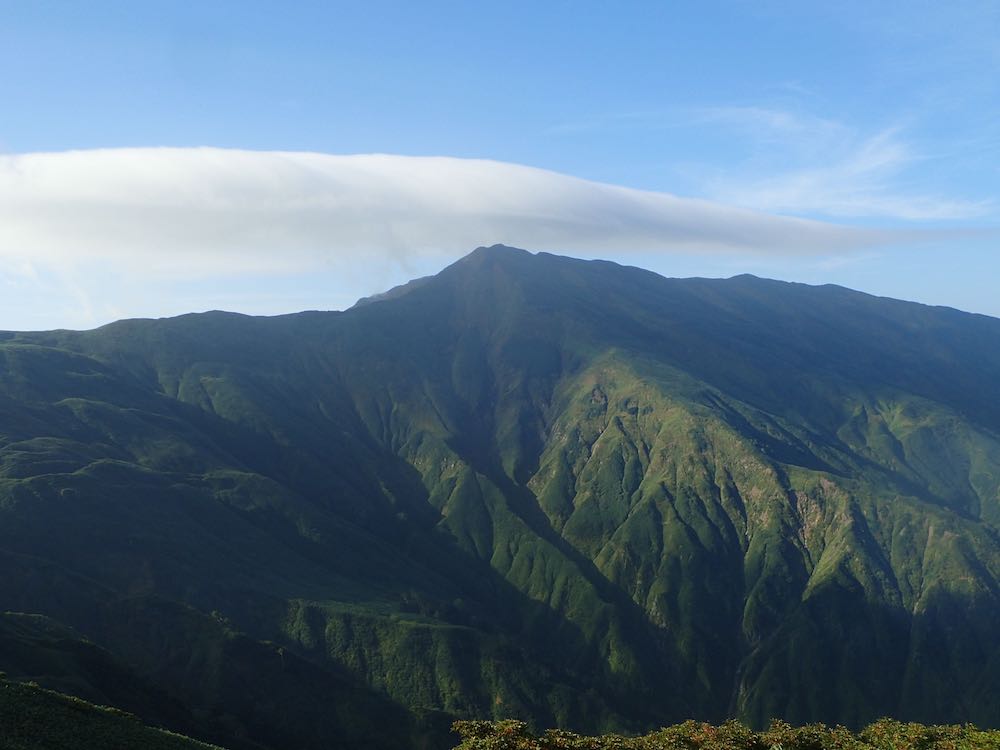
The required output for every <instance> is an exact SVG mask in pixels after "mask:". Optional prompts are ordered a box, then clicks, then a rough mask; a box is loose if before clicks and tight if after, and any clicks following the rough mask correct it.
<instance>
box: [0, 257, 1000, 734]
mask: <svg viewBox="0 0 1000 750" xmlns="http://www.w3.org/2000/svg"><path fill="white" fill-rule="evenodd" d="M998 383H1000V320H997V319H993V318H989V317H985V316H977V315H970V314H967V313H962V312H958V311H956V310H951V309H946V308H934V307H927V306H923V305H918V304H913V303H907V302H900V301H895V300H889V299H881V298H876V297H871V296H869V295H865V294H861V293H858V292H853V291H850V290H847V289H843V288H840V287H834V286H822V287H811V286H805V285H801V284H789V283H783V282H776V281H769V280H765V279H759V278H755V277H752V276H738V277H735V278H732V279H726V280H715V279H667V278H663V277H660V276H658V275H656V274H653V273H649V272H646V271H642V270H639V269H635V268H626V267H621V266H618V265H615V264H613V263H607V262H601V261H590V262H587V261H579V260H574V259H570V258H565V257H560V256H554V255H548V254H544V253H539V254H532V253H529V252H525V251H522V250H516V249H512V248H505V247H500V246H497V247H492V248H480V249H479V250H476V251H475V252H473V253H472V254H471V255H469V256H467V257H465V258H464V259H462V260H460V261H458V262H457V263H455V264H453V265H452V266H450V267H448V268H447V269H445V270H444V271H442V272H441V273H439V274H438V275H436V276H433V277H429V278H426V279H421V280H419V282H417V283H411V284H409V285H406V286H404V287H400V288H397V289H395V290H392V291H390V292H388V293H386V294H385V295H380V296H377V297H375V298H369V299H368V300H365V301H363V304H359V305H357V306H355V307H354V308H352V309H350V310H348V311H346V312H331V313H323V312H308V313H301V314H296V315H286V316H279V317H270V318H256V317H248V316H243V315H236V314H231V313H222V312H212V313H205V314H201V315H186V316H181V317H178V318H171V319H164V320H130V321H121V322H118V323H114V324H112V325H109V326H105V327H103V328H100V329H97V330H95V331H88V332H70V331H52V332H45V333H7V334H0V565H2V566H3V568H2V569H3V571H4V575H2V576H0V608H2V609H6V610H9V611H10V612H17V613H26V614H25V615H17V616H15V615H10V617H11V618H14V619H15V620H17V621H19V622H22V621H24V618H25V617H26V615H28V614H30V615H32V616H37V617H39V618H44V619H43V620H36V621H37V622H45V623H48V624H47V625H46V628H48V629H49V631H50V632H62V633H63V635H62V636H60V637H61V638H62V639H63V640H65V641H67V642H70V641H72V642H74V643H77V644H78V645H76V646H74V648H77V649H81V650H86V651H87V653H91V652H94V653H97V651H98V650H99V653H100V654H101V663H107V664H112V663H113V664H114V665H115V667H114V669H115V670H119V671H120V673H121V674H122V675H127V679H128V680H130V681H132V683H134V684H135V685H141V686H142V689H141V691H139V692H138V693H137V695H144V696H146V697H147V698H146V699H144V700H142V701H139V700H137V701H136V703H137V705H136V706H133V707H130V708H128V710H129V711H132V712H134V713H136V714H137V715H138V716H140V718H142V719H143V720H145V721H148V722H150V723H154V724H157V725H160V726H166V727H168V728H176V729H177V730H178V731H183V732H185V733H188V734H191V735H192V736H194V737H198V738H199V739H204V740H206V741H210V742H214V743H217V744H220V745H225V746H226V747H230V748H232V749H233V750H237V749H238V748H274V749H277V748H284V747H292V746H294V747H301V748H320V747H329V746H331V745H332V744H335V745H337V746H340V747H366V748H401V747H427V748H437V747H447V746H449V743H450V742H452V740H451V739H450V738H449V734H448V726H449V724H450V722H451V720H452V719H453V718H456V717H458V718H471V717H476V718H491V717H496V718H498V717H508V716H510V717H517V718H524V719H527V720H529V721H530V722H532V723H533V724H534V725H536V726H561V727H566V728H571V729H574V730H579V731H583V732H588V733H595V732H605V731H640V730H646V729H650V728H654V727H657V726H661V725H664V724H667V723H671V722H675V721H679V720H683V719H686V718H692V717H693V718H698V719H704V720H709V721H720V720H722V719H724V718H726V717H727V716H736V717H739V718H741V719H743V720H744V721H747V722H748V723H750V724H752V725H755V726H760V725H762V724H765V723H766V722H767V720H768V719H769V718H771V717H781V718H784V719H787V720H789V721H792V722H806V721H809V722H811V721H825V722H828V723H833V722H840V723H845V724H848V725H851V726H860V725H863V724H865V723H868V722H869V721H871V720H873V719H875V718H877V717H879V716H881V715H891V716H894V717H896V718H900V719H905V720H918V721H923V722H928V723H946V722H965V721H972V722H976V723H979V724H981V725H984V726H996V725H997V721H998V719H997V715H996V711H995V707H996V705H997V702H998V701H1000V632H998V631H997V628H996V623H997V622H1000V398H998V395H1000V392H998V385H997V384H998ZM69 633H72V635H69ZM2 634H3V631H2V630H0V635H2ZM15 635H16V634H15ZM12 637H13V636H12ZM27 637H28V636H26V635H24V634H23V633H22V634H21V635H18V636H17V638H20V639H21V640H22V641H24V639H26V638H27ZM74 639H75V640H74ZM50 640H51V638H50ZM79 644H84V645H79ZM0 645H2V644H0ZM25 648H27V647H25ZM27 650H28V651H30V650H31V649H30V648H27ZM20 653H25V651H24V649H22V651H21V652H20ZM8 658H9V657H7V656H5V652H4V650H3V649H2V648H0V669H6V670H7V671H8V672H11V673H12V675H13V674H14V671H15V670H11V669H10V668H8V667H6V666H5V664H4V659H8ZM19 664H20V666H19V668H18V670H16V672H17V676H18V678H19V679H34V680H36V681H37V682H39V683H40V684H42V685H43V686H47V687H54V688H56V689H64V690H67V691H69V692H73V693H74V694H77V695H81V696H82V697H94V696H97V695H98V694H100V695H103V696H112V697H109V698H108V699H109V700H111V701H114V700H115V698H114V697H113V695H115V694H116V693H115V690H114V686H113V685H110V684H106V683H108V682H109V681H108V680H105V681H104V682H103V683H102V681H101V680H98V679H97V678H96V677H95V676H94V675H93V674H92V672H88V671H87V670H86V669H85V668H84V667H83V666H81V661H80V660H79V659H69V658H60V659H47V660H46V659H41V658H40V657H39V658H35V659H34V660H32V659H28V658H27V657H22V659H21V662H19ZM109 669H110V667H109ZM117 673H118V672H116V673H115V674H117ZM122 679H125V677H122ZM110 682H112V683H115V684H119V680H118V678H115V679H114V680H110ZM87 691H90V692H87ZM119 692H120V691H119ZM157 696H158V697H157Z"/></svg>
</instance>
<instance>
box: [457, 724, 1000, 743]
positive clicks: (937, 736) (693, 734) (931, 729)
mask: <svg viewBox="0 0 1000 750" xmlns="http://www.w3.org/2000/svg"><path fill="white" fill-rule="evenodd" d="M452 729H453V730H454V731H455V732H456V733H457V734H458V735H459V736H460V737H461V738H462V742H461V743H460V744H459V745H458V746H457V747H456V749H455V750H1000V730H981V729H977V728H976V727H974V726H971V725H964V726H960V725H948V726H925V725H923V724H914V723H904V722H900V721H894V720H892V719H880V720H879V721H876V722H875V723H874V724H870V725H869V726H867V727H865V728H864V729H862V730H861V731H860V732H857V733H854V732H851V731H850V730H848V729H846V728H844V727H841V726H836V727H828V726H826V725H825V724H809V725H807V726H803V727H793V726H792V725H790V724H787V723H785V722H783V721H777V720H776V721H773V722H771V726H769V727H768V728H767V729H766V730H764V731H762V732H757V731H754V730H752V729H750V728H748V727H746V726H744V725H743V724H741V723H740V722H738V721H727V722H726V723H724V724H721V725H719V726H713V725H712V724H706V723H703V722H698V721H686V722H684V723H683V724H677V725H675V726H672V727H665V728H663V729H659V730H657V731H655V732H651V733H650V734H647V735H643V736H641V737H622V736H619V735H604V736H601V737H586V736H583V735H579V734H575V733H573V732H566V731H563V730H561V729H549V730H547V731H545V732H543V733H542V734H537V735H536V734H534V733H533V732H531V731H530V730H529V729H528V725H527V724H526V723H525V722H523V721H515V720H512V719H508V720H505V721H456V722H455V723H454V725H453V726H452Z"/></svg>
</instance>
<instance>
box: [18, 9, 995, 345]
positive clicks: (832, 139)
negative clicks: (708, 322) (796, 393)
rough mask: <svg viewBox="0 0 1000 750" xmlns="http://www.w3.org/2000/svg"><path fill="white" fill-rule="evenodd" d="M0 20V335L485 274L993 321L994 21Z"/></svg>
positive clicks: (359, 15)
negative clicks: (677, 279) (772, 282)
mask: <svg viewBox="0 0 1000 750" xmlns="http://www.w3.org/2000/svg"><path fill="white" fill-rule="evenodd" d="M0 18H2V19H3V22H2V23H0V70H2V71H4V73H2V74H0V159H2V160H3V161H2V162H0V291H2V292H3V295H2V297H0V329H3V328H7V329H18V328H49V327H59V326H65V327H91V326H94V325H98V324H101V323H104V322H107V321H109V320H112V319H114V318H117V317H125V316H128V317H131V316H159V315H167V314H176V313H180V312H185V311H188V310H203V309H212V308H225V309H235V310H239V311H243V312H250V313H263V314H269V313H276V312H288V311H293V310H298V309H305V308H321V309H327V308H332V309H337V308H342V307H344V306H346V305H349V304H350V303H351V302H352V301H353V300H354V299H355V298H357V297H359V296H362V295H367V294H371V293H373V292H375V291H379V290H380V289H382V288H384V287H387V286H390V285H392V284H395V283H399V282H401V281H403V280H405V279H406V278H409V277H410V276H412V275H418V274H425V273H430V272H433V271H435V270H437V269H439V268H441V267H442V266H443V265H445V264H446V263H448V262H450V261H451V260H453V259H455V258H457V257H459V256H460V255H461V254H462V253H463V252H465V251H467V250H471V249H472V247H473V246H475V245H477V244H491V243H493V242H508V243H510V244H522V245H528V247H529V249H546V250H557V251H562V252H565V253H567V254H574V255H581V256H584V257H605V258H610V259H612V260H619V261H621V262H625V263H631V264H635V265H641V266H644V267H647V268H651V269H652V270H655V271H657V272H660V273H663V274H665V275H672V276H688V275H703V276H729V275H733V274H736V273H743V272H750V273H756V274H759V275H764V276H771V277H775V278H783V279H790V280H801V281H806V282H809V283H827V282H831V283H839V284H844V285H846V286H850V287H853V288H857V289H861V290H863V291H868V292H871V293H875V294H883V295H889V296H895V297H900V298H905V299H913V300H918V301H923V302H928V303H932V304H946V305H951V306H955V307H959V308H962V309H967V310H971V311H975V312H983V313H987V314H991V315H998V316H1000V294H997V293H996V283H995V279H997V278H998V277H1000V252H998V250H1000V194H998V193H1000V190H998V186H1000V4H998V3H996V2H955V3H940V2H938V3H930V2H918V1H917V0H913V1H911V2H905V3H893V2H884V3H871V2H857V3H855V2H830V3H799V2H768V1H767V0H758V1H757V2H725V3H722V2H718V3H713V2H691V3H680V2H677V3H674V2H671V3H667V2H649V3H639V2H632V3H630V2H621V3H610V2H550V3H537V2H535V3H518V2H504V3H468V2H455V3H434V2H426V3H410V2H364V3H337V2H323V3H288V2H286V3H280V4H279V3H263V2H205V3H155V2H145V3H130V2H121V3H108V2H88V3H79V2H65V3H61V2H31V3H25V2H17V3H10V2H2V1H0ZM157 147H171V150H169V151H163V150H156V149H157ZM201 147H212V149H211V150H205V149H202V148H201ZM74 150H91V151H90V152H89V153H88V154H83V155H79V154H77V155H67V154H66V153H64V152H67V151H74ZM248 151H249V152H254V153H250V154H247V153H246V152H248ZM284 152H309V153H310V154H312V156H310V157H309V158H299V157H295V158H289V157H288V156H287V155H283V153H284ZM352 154H386V155H394V156H400V157H402V156H426V157H431V156H433V157H452V159H445V160H435V159H425V160H419V159H418V160H407V159H392V158H389V159H387V160H382V161H372V160H370V159H368V160H358V159H355V160H353V161H351V160H336V159H327V158H325V157H324V156H323V155H352ZM467 159H474V160H478V161H474V162H465V161H460V160H467ZM483 160H486V161H483ZM512 165H523V166H524V167H531V168H536V170H522V169H520V168H515V167H513V166H512ZM537 170H545V171H544V172H537ZM550 173H559V174H557V175H553V174H550ZM445 177H447V180H445ZM571 178H580V180H585V181H587V182H586V183H583V182H581V181H580V180H573V179H571ZM400 185H403V186H404V187H403V188H401V187H400ZM608 185H613V186H619V187H621V188H630V189H633V190H632V191H631V192H629V191H624V192H622V191H619V192H615V191H611V192H608V191H609V188H608ZM449 186H452V187H449ZM453 186H460V188H454V187H453ZM404 188H405V189H404ZM479 191H483V192H482V193H481V194H480V192H479ZM635 191H649V192H648V193H640V192H635ZM651 193H652V194H655V195H652V196H651V195H650V194H651ZM661 194H662V195H661ZM317 196H319V197H317ZM357 196H363V200H362V198H359V197H357ZM320 197H321V198H322V199H320ZM675 199H676V200H675ZM692 199H694V200H693V201H692ZM685 201H688V202H685ZM5 204H6V205H5ZM307 204H308V206H307V208H303V206H304V205H307ZM401 204H403V205H405V206H407V207H409V208H408V210H407V212H403V213H401V212H400V208H399V206H400V205H401ZM497 205H500V206H502V210H501V209H498V208H496V206H497ZM608 206H611V208H608ZM540 207H541V208H540ZM262 217H263V218H262ZM692 217H694V218H692ZM782 217H785V218H782ZM787 217H794V218H796V219H806V220H809V221H808V222H804V223H803V222H799V221H792V220H789V219H788V218H787ZM546 221H548V222H549V224H548V225H545V222H546ZM698 222H700V224H699V223H698ZM5 224H6V227H7V229H6V231H5V229H4V225H5ZM678 227H680V228H678ZM720 227H722V228H723V229H724V230H725V231H723V232H721V233H720ZM480 233H481V234H483V235H484V236H483V237H482V239H481V240H474V239H473V238H474V237H476V236H478V234H480ZM485 235H488V236H485ZM470 243H471V244H470ZM467 245H468V246H467Z"/></svg>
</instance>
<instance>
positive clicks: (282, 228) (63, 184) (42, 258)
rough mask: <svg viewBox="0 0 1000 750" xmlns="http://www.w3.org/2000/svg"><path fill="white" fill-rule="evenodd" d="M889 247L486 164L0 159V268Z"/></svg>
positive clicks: (217, 154)
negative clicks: (516, 250) (492, 247)
mask: <svg viewBox="0 0 1000 750" xmlns="http://www.w3.org/2000/svg"><path fill="white" fill-rule="evenodd" d="M893 239H894V238H893V237H892V236H891V235H890V234H887V233H884V232H877V231H872V230H867V229H859V228H854V227H849V226H842V225H838V224H831V223H824V222H819V221H809V220H803V219H797V218H788V217H782V216H774V215H770V214H767V213H763V212H759V211H753V210H747V209H745V208H734V207H731V206H726V205H723V204H720V203H715V202H710V201H706V200H696V199H690V198H682V197H678V196H674V195H670V194H667V193H657V192H648V191H640V190H633V189H629V188H625V187H619V186H615V185H608V184H602V183H596V182H589V181H586V180H582V179H578V178H574V177H570V176H567V175H563V174H558V173H555V172H549V171H545V170H542V169H535V168H531V167H526V166H521V165H517V164H509V163H503V162H496V161H488V160H477V159H456V158H447V157H406V156H391V155H358V156H336V155H329V154H318V153H293V152H254V151H238V150H226V149H213V148H195V149H176V148H150V149H111V150H95V151H71V152H63V153H38V154H23V155H14V156H4V157H0V258H4V259H6V260H7V261H8V262H15V261H16V262H19V263H24V262H30V263H31V264H34V265H36V266H38V265H41V266H43V267H45V266H60V267H62V266H74V265H81V264H82V265H86V264H93V263H96V262H104V263H112V264H116V265H117V266H119V267H124V268H128V269H131V271H132V272H134V273H137V274H140V275H141V274H159V275H163V274H167V275H170V274H174V275H182V276H185V277H191V276H211V275H219V274H223V275H224V274H233V273H237V272H249V273H281V272H302V271H305V270H308V269H310V268H313V267H318V266H322V267H330V266H331V265H333V266H336V264H338V263H344V262H350V263H356V262H357V261H358V260H360V259H365V258H374V259H378V258H383V259H385V258H388V259H392V258H402V259H405V258H407V257H414V256H427V255H440V256H443V257H447V256H456V257H457V255H458V254H461V253H464V252H466V251H468V250H470V249H471V248H473V247H476V246H478V245H482V244H490V243H494V242H503V243H506V244H511V245H518V246H522V247H528V248H531V249H536V250H541V249H546V250H556V251H569V252H575V253H580V254H607V253H613V252H620V251H622V250H626V251H633V252H635V251H638V252H672V251H677V252H737V253H740V252H743V253H746V252H749V253H764V254H820V255H822V254H829V253H834V252H843V251H845V250H850V249H855V248H860V247H869V246H872V245H878V244H880V243H885V242H890V241H893Z"/></svg>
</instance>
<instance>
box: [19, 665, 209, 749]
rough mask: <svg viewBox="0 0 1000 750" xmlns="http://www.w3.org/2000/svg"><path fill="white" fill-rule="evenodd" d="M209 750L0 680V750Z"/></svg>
mask: <svg viewBox="0 0 1000 750" xmlns="http://www.w3.org/2000/svg"><path fill="white" fill-rule="evenodd" d="M84 747H92V748H112V747H113V748H116V749H117V750H211V749H212V748H215V749H216V750H219V749H218V748H217V746H216V745H206V744H205V743H202V742H197V741H195V740H192V739H191V738H189V737H184V736H182V735H179V734H173V733H172V732H167V731H164V730H163V729H156V728H154V727H149V726H146V725H144V724H143V723H142V722H140V721H139V720H138V719H137V718H136V717H135V716H132V715H131V714H128V713H125V712H123V711H120V710H118V709H115V708H108V707H106V706H95V705H93V704H91V703H87V702H86V701H83V700H80V699H79V698H71V697H69V696H65V695H61V694H59V693H56V692H53V691H51V690H44V689H42V688H40V687H38V686H36V685H33V684H19V683H15V682H9V681H7V680H4V679H0V748H3V750H78V749H79V748H84Z"/></svg>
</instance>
